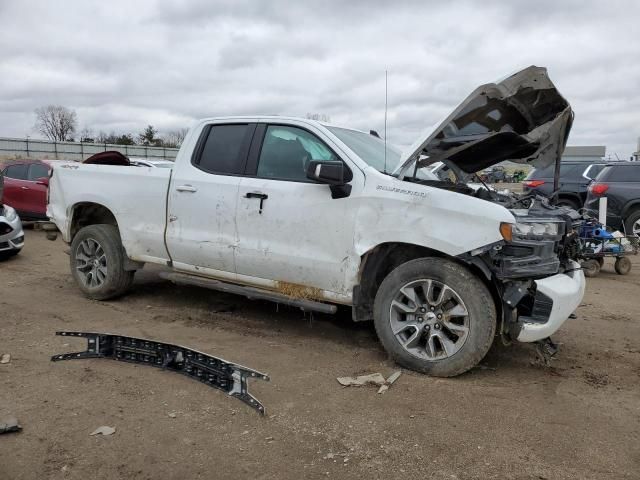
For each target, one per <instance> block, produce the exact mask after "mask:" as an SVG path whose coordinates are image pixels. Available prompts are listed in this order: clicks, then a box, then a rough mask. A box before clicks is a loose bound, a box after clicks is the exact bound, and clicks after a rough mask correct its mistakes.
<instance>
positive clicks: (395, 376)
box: [378, 370, 402, 393]
mask: <svg viewBox="0 0 640 480" xmlns="http://www.w3.org/2000/svg"><path fill="white" fill-rule="evenodd" d="M400 375H402V371H401V370H398V371H395V372H393V373H392V374H391V375H389V378H387V381H386V382H385V384H384V385H382V386H381V387H380V388H379V389H378V393H384V392H386V391H387V390H389V387H390V386H391V385H393V382H395V381H396V380H397V379H398V378H399V377H400Z"/></svg>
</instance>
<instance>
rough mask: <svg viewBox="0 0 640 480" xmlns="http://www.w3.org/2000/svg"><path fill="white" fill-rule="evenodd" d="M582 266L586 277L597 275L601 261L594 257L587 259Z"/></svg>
mask: <svg viewBox="0 0 640 480" xmlns="http://www.w3.org/2000/svg"><path fill="white" fill-rule="evenodd" d="M580 266H581V267H582V271H583V272H584V276H585V277H589V278H592V277H596V276H597V275H598V274H599V273H600V263H599V262H598V261H597V260H595V259H593V258H591V259H589V260H585V261H584V262H582V264H581V265H580Z"/></svg>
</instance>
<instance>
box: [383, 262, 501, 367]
mask: <svg viewBox="0 0 640 480" xmlns="http://www.w3.org/2000/svg"><path fill="white" fill-rule="evenodd" d="M374 323H375V327H376V332H377V333H378V337H379V338H380V341H381V342H382V345H383V346H384V348H385V349H386V350H387V352H388V353H389V354H390V356H391V357H392V358H393V359H394V360H395V361H396V362H398V363H399V364H400V365H402V366H404V367H406V368H409V369H411V370H416V371H418V372H422V373H426V374H429V375H433V376H438V377H452V376H455V375H459V374H461V373H463V372H466V371H467V370H469V369H470V368H472V367H474V366H475V365H477V364H478V363H479V362H480V360H482V359H483V358H484V356H485V355H486V353H487V352H488V351H489V348H490V347H491V343H492V342H493V337H494V335H495V330H496V308H495V304H494V301H493V298H492V296H491V294H490V292H489V290H488V289H487V287H486V286H485V285H484V284H483V283H482V282H481V281H480V280H479V279H478V278H477V277H476V276H475V275H474V274H473V273H471V272H470V271H469V270H468V269H466V268H465V267H463V266H462V265H459V264H458V263H455V262H453V261H450V260H446V259H443V258H419V259H416V260H411V261H409V262H407V263H404V264H402V265H400V266H399V267H397V268H396V269H394V270H393V271H392V272H391V273H390V274H389V275H388V276H387V277H386V278H385V279H384V281H383V282H382V284H381V285H380V288H379V289H378V292H377V294H376V299H375V304H374Z"/></svg>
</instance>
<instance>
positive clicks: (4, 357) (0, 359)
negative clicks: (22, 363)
mask: <svg viewBox="0 0 640 480" xmlns="http://www.w3.org/2000/svg"><path fill="white" fill-rule="evenodd" d="M10 361H11V355H10V354H8V353H3V354H2V357H0V363H9V362H10Z"/></svg>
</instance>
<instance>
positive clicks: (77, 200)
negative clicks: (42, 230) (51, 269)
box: [47, 163, 171, 263]
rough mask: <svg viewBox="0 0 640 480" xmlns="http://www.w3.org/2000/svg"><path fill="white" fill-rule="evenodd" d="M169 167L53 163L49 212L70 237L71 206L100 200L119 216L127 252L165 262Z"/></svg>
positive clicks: (61, 229) (132, 255)
mask: <svg viewBox="0 0 640 480" xmlns="http://www.w3.org/2000/svg"><path fill="white" fill-rule="evenodd" d="M170 178H171V170H170V169H166V168H147V167H133V166H113V165H83V164H80V163H78V164H70V165H63V166H60V167H57V168H54V169H53V175H52V177H51V180H50V187H49V192H50V198H49V202H48V205H47V215H48V216H49V218H51V220H52V221H53V222H54V223H55V224H56V225H57V227H58V228H59V229H60V231H61V232H62V236H63V238H64V240H65V241H67V242H68V241H70V238H71V222H72V217H73V211H74V208H75V207H76V206H77V205H79V204H87V203H96V204H98V205H103V206H105V207H106V208H107V209H109V210H110V212H111V213H112V214H113V216H114V217H115V218H117V219H118V227H119V229H120V235H121V237H122V244H123V245H124V248H125V250H126V251H127V255H128V256H129V258H131V259H132V260H137V261H141V262H153V263H164V262H166V261H167V260H168V258H169V255H168V253H167V250H166V248H165V244H164V228H165V222H166V200H167V189H168V187H169V181H170Z"/></svg>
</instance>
